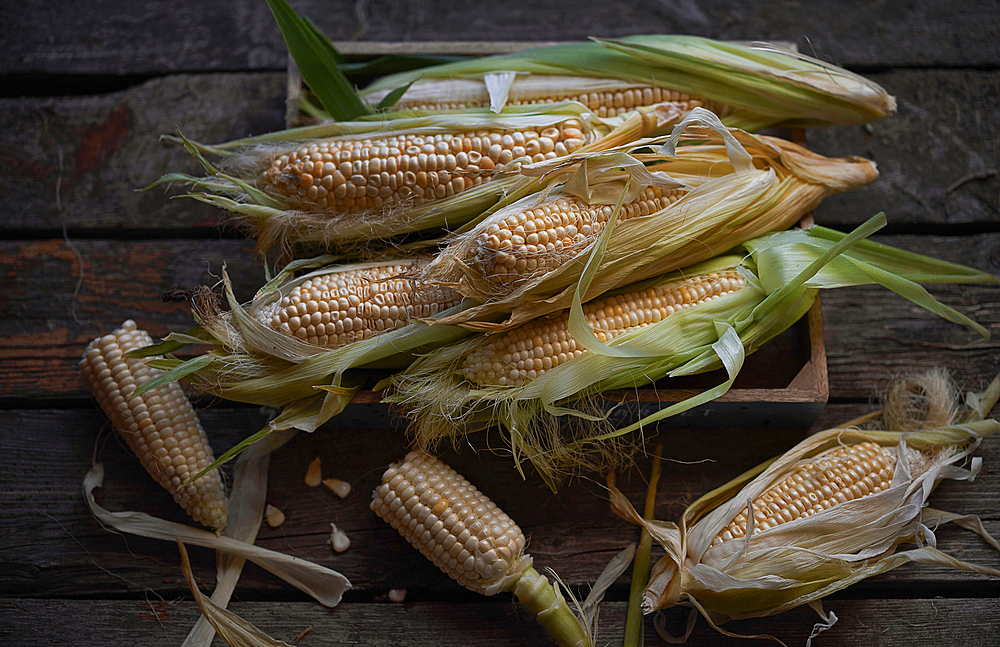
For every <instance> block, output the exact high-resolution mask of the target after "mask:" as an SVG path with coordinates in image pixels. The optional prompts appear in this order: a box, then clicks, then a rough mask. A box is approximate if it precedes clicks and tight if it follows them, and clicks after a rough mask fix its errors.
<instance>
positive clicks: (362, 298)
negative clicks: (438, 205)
mask: <svg viewBox="0 0 1000 647" xmlns="http://www.w3.org/2000/svg"><path fill="white" fill-rule="evenodd" d="M410 272H411V266H410V264H404V263H397V262H387V263H376V264H368V265H363V266H360V267H357V268H355V269H352V268H345V269H341V270H339V271H329V272H327V273H320V274H316V275H314V276H312V277H311V278H306V279H304V280H302V281H299V282H296V284H295V285H294V287H291V288H290V289H289V290H288V292H287V294H284V295H283V296H281V298H280V300H278V301H274V302H273V303H270V304H268V305H261V306H259V307H258V310H257V317H258V318H259V319H261V320H263V321H264V323H266V324H267V325H269V326H270V327H271V328H272V329H274V330H278V331H280V332H282V333H285V334H286V335H289V336H290V337H295V338H297V339H300V340H302V341H303V342H304V343H306V344H309V345H315V346H322V347H325V348H339V347H340V346H345V345H347V344H349V343H352V342H355V341H358V340H362V339H370V338H372V337H374V336H375V335H378V334H381V333H383V332H386V331H392V330H397V329H399V328H401V327H403V326H405V325H406V324H407V323H409V321H410V320H411V319H419V318H431V317H433V316H435V315H437V314H439V313H440V312H443V311H444V310H447V309H449V308H453V307H455V306H457V305H458V304H459V303H460V301H461V297H460V296H459V294H458V293H456V292H455V291H453V290H451V289H449V288H444V287H437V286H425V285H420V284H416V283H415V282H414V281H413V280H412V279H411V278H409V274H410Z"/></svg>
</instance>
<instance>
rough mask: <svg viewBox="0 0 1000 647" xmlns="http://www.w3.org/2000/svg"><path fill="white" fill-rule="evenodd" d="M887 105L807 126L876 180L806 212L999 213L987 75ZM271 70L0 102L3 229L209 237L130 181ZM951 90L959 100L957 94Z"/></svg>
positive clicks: (223, 117)
mask: <svg viewBox="0 0 1000 647" xmlns="http://www.w3.org/2000/svg"><path fill="white" fill-rule="evenodd" d="M871 77H872V78H873V79H874V80H875V81H878V82H880V83H884V84H885V85H886V87H887V88H888V89H889V91H890V92H893V93H895V94H896V95H897V98H898V99H899V102H900V108H899V114H897V115H896V116H895V117H892V118H889V119H885V120H882V121H880V122H877V123H876V124H873V125H872V126H871V127H870V128H868V129H864V128H831V129H827V130H813V131H810V132H809V134H808V140H809V142H810V147H811V148H813V149H815V150H816V151H818V152H820V153H823V154H826V155H830V156H840V155H860V156H863V157H869V158H871V159H874V160H875V161H876V162H877V163H878V166H879V170H880V172H881V177H880V178H879V179H878V180H876V182H874V183H873V184H871V185H869V186H868V187H865V188H863V189H861V190H859V191H854V192H850V193H846V194H841V195H838V196H833V197H831V198H829V199H827V200H826V201H824V203H823V204H822V205H821V206H820V207H819V208H818V210H817V212H816V214H817V215H816V219H817V222H819V223H821V224H829V225H833V226H853V225H856V224H858V223H859V222H861V221H863V220H865V219H867V218H869V217H870V216H872V215H874V214H875V213H877V212H879V211H885V212H886V213H887V215H888V217H889V221H890V223H891V224H893V225H896V224H903V225H908V226H914V225H932V226H935V227H937V228H939V229H940V228H942V227H946V226H969V227H979V228H981V227H983V226H984V225H987V226H990V227H995V225H996V223H997V222H998V221H1000V205H998V202H997V201H998V199H1000V198H998V195H1000V176H998V175H997V174H996V170H997V169H998V168H1000V144H998V143H997V142H1000V130H998V128H1000V126H998V124H1000V108H998V107H997V105H996V102H995V101H991V97H994V96H997V94H1000V73H998V72H995V71H992V72H991V71H972V70H933V71H928V70H897V71H893V72H891V73H881V74H873V75H871ZM284 96H285V91H284V76H283V74H281V73H277V72H274V73H257V74H226V75H220V74H208V75H197V76H193V75H174V76H168V77H164V78H158V79H152V80H150V81H147V82H145V83H142V84H139V85H137V86H135V87H132V88H130V89H128V90H124V91H121V92H113V93H109V94H102V95H95V96H87V97H64V98H41V99H39V98H17V99H0V130H2V131H3V132H4V133H5V134H4V142H3V144H2V146H0V191H2V192H3V193H4V195H6V196H7V198H8V201H7V204H8V209H7V212H6V217H5V218H4V221H3V225H2V226H3V228H5V229H19V230H26V231H31V230H48V231H52V230H59V229H61V228H63V227H68V228H70V229H71V230H72V229H80V228H96V229H99V230H102V231H108V232H113V231H119V230H122V229H138V230H144V229H145V230H148V229H154V230H178V231H183V232H185V233H184V235H185V236H190V235H198V236H206V237H209V236H211V237H214V236H217V235H218V233H217V229H218V227H219V225H220V223H222V222H224V218H223V217H222V213H221V211H218V210H216V209H213V208H211V207H209V206H208V205H204V204H201V203H198V202H196V201H194V200H191V199H186V198H177V199H171V197H172V196H179V195H181V194H183V193H184V187H182V186H173V187H169V188H168V187H156V188H153V189H151V190H149V191H145V192H139V191H138V189H140V188H142V187H144V186H146V185H148V184H150V183H151V182H154V181H155V180H157V179H158V178H159V177H161V176H162V175H164V174H166V173H170V172H187V173H193V174H199V173H200V167H199V166H198V164H197V162H195V161H194V159H193V158H191V157H190V156H189V155H187V153H185V152H184V151H183V150H182V149H181V148H180V147H178V146H174V145H167V144H161V143H159V141H158V138H159V136H160V135H162V134H170V133H174V132H176V130H177V129H178V128H179V129H180V130H181V131H182V132H183V133H185V135H187V136H188V137H191V138H192V139H195V140H198V141H203V142H207V143H218V142H222V141H226V140H230V139H234V138H237V137H243V136H246V135H250V134H259V133H263V132H268V131H273V130H277V129H280V128H281V127H282V126H283V117H284V107H283V103H284ZM956 97H962V99H961V100H958V99H956Z"/></svg>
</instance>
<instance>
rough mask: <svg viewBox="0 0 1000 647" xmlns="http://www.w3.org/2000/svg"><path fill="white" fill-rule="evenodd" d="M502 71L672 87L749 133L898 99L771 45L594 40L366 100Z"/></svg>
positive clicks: (465, 66)
mask: <svg viewBox="0 0 1000 647" xmlns="http://www.w3.org/2000/svg"><path fill="white" fill-rule="evenodd" d="M498 70H504V71H512V72H516V73H518V74H519V75H522V76H523V75H531V76H541V77H549V76H555V77H560V76H562V77H565V76H577V77H592V78H605V79H619V80H622V81H628V82H635V83H643V84H651V85H657V86H663V87H669V88H671V89H675V90H678V91H681V92H685V93H687V94H690V95H692V96H695V97H699V98H702V99H705V100H707V101H710V102H712V103H714V104H717V105H720V106H724V107H725V113H726V115H725V117H724V119H725V120H726V123H727V125H729V126H733V127H737V128H742V129H745V130H758V129H760V128H764V127H768V126H774V125H809V126H830V125H849V124H855V125H856V124H864V123H868V122H871V121H874V120H876V119H880V118H882V117H884V116H886V115H889V114H892V113H894V112H895V109H896V102H895V99H894V98H893V97H892V96H890V95H889V94H888V93H886V91H885V90H884V89H883V88H881V87H880V86H878V85H877V84H875V83H873V82H872V81H869V80H867V79H864V78H862V77H860V76H858V75H856V74H853V73H851V72H848V71H847V70H844V69H843V68H840V67H837V66H835V65H831V64H829V63H825V62H823V61H820V60H818V59H815V58H811V57H808V56H804V55H802V54H798V53H794V52H789V51H787V50H783V49H780V48H778V47H776V46H773V45H768V44H754V45H745V44H740V43H730V42H720V41H714V40H710V39H706V38H699V37H694V36H680V35H638V36H630V37H626V38H621V39H596V38H595V39H591V41H590V42H584V43H573V44H567V45H558V46H550V47H541V48H536V49H530V50H526V51H523V52H518V53H515V54H506V55H499V56H491V57H484V58H481V59H475V60H468V61H459V62H454V63H448V64H444V65H437V66H432V67H427V68H422V69H419V70H414V71H410V72H403V73H399V74H394V75H389V76H386V77H383V78H382V79H380V80H378V81H376V82H375V83H373V84H371V85H370V86H369V87H368V88H366V89H365V90H364V91H362V93H361V94H362V96H363V97H367V98H369V100H370V101H377V100H378V98H379V97H380V96H382V95H384V93H385V92H388V91H390V90H392V89H395V88H400V87H403V86H406V85H408V84H412V85H411V88H419V86H420V85H421V84H422V83H434V82H436V81H439V80H443V81H446V82H447V81H453V80H456V79H458V80H473V81H476V80H482V79H483V77H484V76H485V75H487V74H489V73H490V72H493V71H498ZM403 96H404V97H405V94H404V95H403Z"/></svg>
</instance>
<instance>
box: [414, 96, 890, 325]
mask: <svg viewBox="0 0 1000 647" xmlns="http://www.w3.org/2000/svg"><path fill="white" fill-rule="evenodd" d="M682 143H683V144H684V145H678V144H682ZM535 166H537V165H535ZM546 166H547V167H541V168H537V170H536V169H535V167H529V168H528V169H526V170H525V171H524V172H525V173H536V172H537V173H539V174H540V175H542V176H543V177H546V178H549V181H550V182H556V181H558V182H561V183H562V185H561V186H559V187H558V188H556V189H554V190H551V191H549V192H548V193H546V194H545V195H544V196H542V195H537V196H535V195H533V196H528V197H526V198H523V199H521V200H519V201H517V202H515V203H513V204H511V205H510V206H507V207H503V208H500V209H498V210H496V211H495V212H494V213H492V214H490V215H488V216H487V217H485V218H484V219H483V220H482V221H481V222H479V223H478V224H477V225H476V226H475V227H472V228H470V229H469V230H468V231H466V232H463V233H461V234H459V235H456V236H454V237H453V239H452V240H451V242H450V244H449V245H448V247H446V248H445V249H444V250H443V251H442V252H441V253H440V254H439V255H438V256H437V257H436V258H435V259H434V260H433V261H432V262H431V263H429V264H427V265H426V266H425V267H424V268H423V270H422V272H421V278H423V279H424V280H427V281H434V282H439V283H441V284H444V285H453V286H455V287H456V289H458V290H459V291H460V292H461V293H462V294H464V295H465V296H468V297H470V298H472V299H474V300H476V301H479V302H480V305H477V306H475V307H470V308H466V309H464V310H463V311H462V312H460V313H457V314H455V315H454V316H451V317H449V318H442V319H439V320H438V322H437V323H442V324H457V323H466V322H467V321H473V322H474V325H475V326H476V327H479V328H483V329H495V328H498V327H507V326H512V325H515V324H517V323H519V322H523V321H526V320H528V319H531V318H533V317H538V316H540V315H544V314H550V313H552V312H557V311H558V310H561V309H563V308H566V307H568V306H569V304H570V300H571V299H572V295H573V293H574V291H575V289H576V284H577V280H578V278H579V276H580V273H581V271H582V269H583V266H584V264H585V263H586V262H587V259H588V257H589V254H590V252H591V251H592V250H593V249H594V248H595V247H596V246H598V245H603V246H604V252H603V257H602V259H601V265H600V266H599V267H598V268H597V270H596V272H595V275H594V277H593V279H592V280H591V282H590V284H589V287H588V291H587V292H586V293H585V294H584V298H585V299H591V298H594V297H596V296H598V295H600V294H601V293H603V292H605V291H607V290H609V289H614V288H619V287H622V286H624V285H628V284H630V283H634V282H636V281H638V280H642V279H645V278H649V277H653V276H659V275H662V274H665V273H667V272H670V271H672V270H675V269H678V268H681V267H685V266H689V265H692V264H694V263H697V262H700V261H703V260H707V259H708V258H711V257H712V256H716V255H718V254H720V253H723V252H725V251H727V250H729V249H731V248H733V247H735V246H736V245H739V244H740V243H742V242H743V241H745V240H748V239H750V238H753V237H755V236H759V235H761V234H764V233H767V232H769V231H777V230H782V229H787V228H788V227H791V226H793V225H795V224H797V223H798V222H799V221H800V219H801V218H802V217H804V216H805V215H806V214H807V213H808V212H809V210H811V209H813V208H814V207H816V206H817V205H818V204H819V203H820V201H821V200H822V199H823V198H825V197H827V196H829V195H833V194H834V193H838V192H840V191H846V190H850V189H854V188H859V187H861V186H864V185H865V184H868V183H869V182H871V181H872V180H874V179H875V178H876V177H877V175H878V173H877V171H876V170H875V165H874V164H873V163H872V162H870V161H868V160H865V159H861V158H857V157H844V158H839V159H832V158H827V157H823V156H821V155H817V154H814V153H811V152H809V151H808V150H806V149H805V148H803V147H801V146H799V145H797V144H794V143H791V142H787V141H784V140H780V139H775V138H769V137H761V136H756V135H750V134H748V133H744V132H741V131H735V130H730V129H727V128H725V126H723V125H722V123H721V122H720V121H719V119H718V117H717V116H716V115H713V114H712V113H710V112H708V111H705V110H701V109H697V110H694V111H692V112H691V113H690V114H689V115H687V116H686V117H685V118H684V120H682V121H681V122H680V123H679V124H677V126H676V127H675V128H674V131H673V133H672V134H671V136H670V137H668V138H662V139H661V138H654V139H650V140H647V141H646V142H645V143H643V144H642V145H641V146H636V145H632V146H625V147H623V148H621V149H615V150H612V151H606V152H604V153H601V154H599V155H588V156H587V157H586V159H577V158H576V156H570V157H569V158H568V159H567V160H565V161H560V162H558V164H556V165H552V166H548V165H546ZM612 222H614V224H613V226H612V228H611V229H610V230H609V231H606V229H608V225H609V223H612ZM602 234H603V235H604V238H605V240H602ZM498 313H510V316H509V318H508V319H507V320H504V321H502V322H499V323H498V322H497V321H496V319H497V317H496V315H497V314H498Z"/></svg>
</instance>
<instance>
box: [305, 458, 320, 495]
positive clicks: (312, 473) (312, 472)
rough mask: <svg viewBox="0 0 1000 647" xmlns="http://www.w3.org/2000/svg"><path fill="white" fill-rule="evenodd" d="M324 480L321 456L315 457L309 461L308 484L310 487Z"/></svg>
mask: <svg viewBox="0 0 1000 647" xmlns="http://www.w3.org/2000/svg"><path fill="white" fill-rule="evenodd" d="M322 481H323V471H322V467H321V463H320V459H319V456H317V457H316V458H314V459H313V462H311V463H309V469H308V470H306V485H308V486H309V487H316V486H317V485H319V484H320V483H321V482H322Z"/></svg>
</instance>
